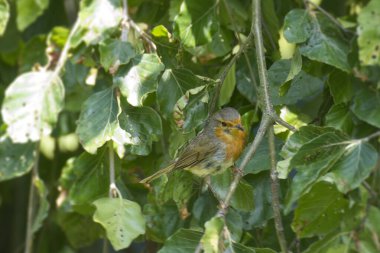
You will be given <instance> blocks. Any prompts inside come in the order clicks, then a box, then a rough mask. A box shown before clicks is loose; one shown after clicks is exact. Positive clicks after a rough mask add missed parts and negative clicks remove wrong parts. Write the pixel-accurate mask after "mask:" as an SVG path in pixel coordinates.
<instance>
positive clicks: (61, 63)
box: [53, 18, 80, 78]
mask: <svg viewBox="0 0 380 253" xmlns="http://www.w3.org/2000/svg"><path fill="white" fill-rule="evenodd" d="M79 24H80V22H79V18H78V19H77V21H75V23H74V26H73V28H72V29H71V31H70V34H69V37H68V38H67V41H66V43H65V46H64V47H63V49H62V52H61V55H60V56H59V59H58V62H57V65H56V66H55V69H54V74H53V78H55V77H56V76H58V75H59V73H60V72H61V70H62V68H63V66H64V65H65V63H66V60H67V57H68V54H69V50H70V45H71V40H72V38H73V36H74V34H75V33H76V32H77V30H78V28H79Z"/></svg>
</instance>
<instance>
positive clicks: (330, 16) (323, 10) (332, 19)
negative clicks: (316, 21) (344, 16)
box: [304, 0, 356, 34]
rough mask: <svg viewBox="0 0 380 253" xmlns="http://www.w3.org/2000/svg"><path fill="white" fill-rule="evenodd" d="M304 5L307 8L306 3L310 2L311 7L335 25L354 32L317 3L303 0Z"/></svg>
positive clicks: (345, 30) (348, 31)
mask: <svg viewBox="0 0 380 253" xmlns="http://www.w3.org/2000/svg"><path fill="white" fill-rule="evenodd" d="M304 3H305V5H306V7H307V8H308V6H307V4H311V5H312V6H313V7H315V8H316V9H317V10H318V11H320V12H321V13H322V14H323V15H325V16H326V17H327V18H328V19H330V20H331V21H332V22H333V23H334V24H335V25H337V26H338V27H339V28H340V29H342V30H343V31H344V32H346V33H351V34H356V33H355V32H353V31H351V30H348V29H346V28H345V27H343V25H342V24H341V23H340V22H339V21H338V20H337V19H336V18H335V17H334V16H332V15H331V14H330V13H328V12H327V11H326V10H325V9H323V8H322V7H320V6H319V5H318V4H316V3H314V2H313V1H309V0H305V1H304ZM308 9H309V8H308Z"/></svg>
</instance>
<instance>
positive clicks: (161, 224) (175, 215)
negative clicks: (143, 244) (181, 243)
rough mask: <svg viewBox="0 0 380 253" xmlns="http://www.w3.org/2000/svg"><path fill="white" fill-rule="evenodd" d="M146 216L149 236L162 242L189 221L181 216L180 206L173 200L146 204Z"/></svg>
mask: <svg viewBox="0 0 380 253" xmlns="http://www.w3.org/2000/svg"><path fill="white" fill-rule="evenodd" d="M214 214H215V213H214ZM144 217H145V219H146V230H147V231H146V235H147V237H148V238H149V239H152V240H154V241H157V242H160V243H164V241H165V240H166V239H167V238H168V237H169V236H171V235H173V234H174V233H175V232H176V231H177V230H178V229H180V228H182V227H184V224H185V222H187V221H186V220H183V218H182V217H180V213H179V212H178V206H177V205H176V204H174V203H173V202H168V203H165V204H162V203H158V204H156V205H154V204H146V205H145V206H144ZM202 224H203V223H202Z"/></svg>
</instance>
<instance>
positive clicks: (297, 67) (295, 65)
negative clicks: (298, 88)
mask: <svg viewBox="0 0 380 253" xmlns="http://www.w3.org/2000/svg"><path fill="white" fill-rule="evenodd" d="M301 69H302V57H301V54H300V51H299V50H297V49H296V51H295V52H294V55H293V57H292V62H291V63H290V71H289V74H288V77H287V78H286V80H285V82H288V81H290V80H292V79H293V78H294V77H296V76H297V75H298V73H300V71H301Z"/></svg>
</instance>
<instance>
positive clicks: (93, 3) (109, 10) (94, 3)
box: [72, 0, 122, 46]
mask: <svg viewBox="0 0 380 253" xmlns="http://www.w3.org/2000/svg"><path fill="white" fill-rule="evenodd" d="M78 18H79V20H80V27H79V30H78V32H77V33H76V35H75V36H74V38H73V42H72V43H73V45H74V46H76V45H79V43H80V42H81V41H84V42H86V43H87V44H96V43H98V42H99V41H100V40H101V39H102V38H104V37H105V36H106V35H107V32H108V30H109V29H111V28H117V26H118V25H119V23H120V21H121V19H122V3H121V2H120V1H119V0H84V1H81V2H80V11H79V17H78Z"/></svg>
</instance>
